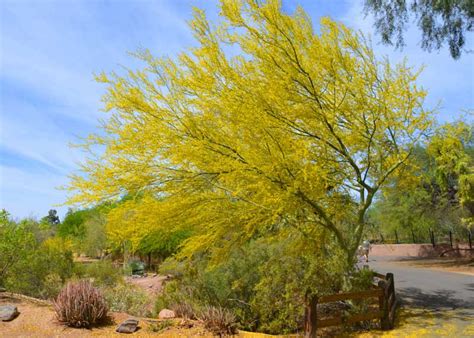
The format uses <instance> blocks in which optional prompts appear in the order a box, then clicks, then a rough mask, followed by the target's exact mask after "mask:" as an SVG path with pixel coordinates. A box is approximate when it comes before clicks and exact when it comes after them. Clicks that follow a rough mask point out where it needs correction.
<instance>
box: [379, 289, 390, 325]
mask: <svg viewBox="0 0 474 338" xmlns="http://www.w3.org/2000/svg"><path fill="white" fill-rule="evenodd" d="M378 286H379V288H381V289H382V290H383V294H382V295H381V296H379V310H380V311H381V312H382V313H383V315H382V318H380V328H381V329H382V330H389V328H390V323H389V321H388V296H387V295H388V284H387V281H385V280H381V281H379V283H378Z"/></svg>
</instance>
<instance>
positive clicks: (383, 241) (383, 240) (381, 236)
mask: <svg viewBox="0 0 474 338" xmlns="http://www.w3.org/2000/svg"><path fill="white" fill-rule="evenodd" d="M380 238H381V239H382V243H385V239H384V238H383V235H382V233H380Z"/></svg>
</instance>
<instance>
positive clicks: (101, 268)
mask: <svg viewBox="0 0 474 338" xmlns="http://www.w3.org/2000/svg"><path fill="white" fill-rule="evenodd" d="M82 274H83V276H84V277H88V278H91V279H92V280H93V283H94V285H96V286H114V285H117V284H118V283H120V282H122V281H123V271H122V269H121V268H118V267H116V266H114V265H113V264H112V262H110V261H107V260H104V261H98V262H93V263H90V264H87V265H85V266H84V270H83V271H82Z"/></svg>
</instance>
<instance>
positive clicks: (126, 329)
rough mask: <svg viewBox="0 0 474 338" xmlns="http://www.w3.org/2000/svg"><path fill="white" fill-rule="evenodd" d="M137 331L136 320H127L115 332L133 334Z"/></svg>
mask: <svg viewBox="0 0 474 338" xmlns="http://www.w3.org/2000/svg"><path fill="white" fill-rule="evenodd" d="M137 330H138V320H136V319H133V318H129V319H127V320H126V321H124V322H122V323H121V324H120V325H119V326H118V327H117V329H116V330H115V331H116V332H119V333H133V332H135V331H137Z"/></svg>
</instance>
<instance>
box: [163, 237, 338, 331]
mask: <svg viewBox="0 0 474 338" xmlns="http://www.w3.org/2000/svg"><path fill="white" fill-rule="evenodd" d="M296 236H297V235H295V234H293V237H289V236H288V237H286V236H285V237H284V238H282V239H281V240H279V241H267V240H255V241H253V242H250V243H248V244H246V245H244V246H241V247H238V248H235V249H234V250H233V251H232V252H231V253H230V254H229V255H227V256H226V258H225V260H222V261H220V262H219V264H215V263H214V262H211V260H210V259H209V260H207V259H206V257H205V256H198V257H197V258H195V260H194V261H191V262H188V263H187V264H176V263H175V264H172V263H170V262H168V263H167V264H165V265H164V266H163V267H162V268H161V270H160V271H161V273H171V274H172V275H173V276H176V277H175V278H176V279H175V280H173V281H171V282H168V283H167V284H166V285H165V286H164V292H163V295H162V296H161V297H160V298H159V300H158V301H157V304H156V306H155V308H156V309H157V310H158V307H168V308H171V309H174V308H183V309H184V311H186V310H187V309H188V308H192V309H193V312H198V313H199V311H200V310H202V309H203V308H204V307H205V306H214V307H217V308H225V309H227V310H228V311H230V312H232V313H233V314H234V315H235V317H236V320H237V322H238V324H239V328H242V329H245V330H250V331H260V332H266V333H276V334H278V333H295V332H299V331H300V330H301V329H302V326H303V320H304V298H305V294H306V293H307V292H309V293H312V294H315V295H325V294H331V293H334V292H337V291H339V290H341V289H342V281H343V276H344V273H343V272H344V266H343V264H344V263H343V262H345V260H344V259H343V258H342V252H339V251H337V250H335V249H334V248H332V247H330V246H329V245H327V247H326V248H325V250H322V249H321V250H319V251H318V250H316V249H317V248H315V245H314V243H313V244H312V246H309V245H308V243H307V242H306V241H305V240H302V239H300V238H298V237H296ZM295 237H296V238H297V240H295ZM211 263H212V264H211ZM186 304H187V305H186Z"/></svg>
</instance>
